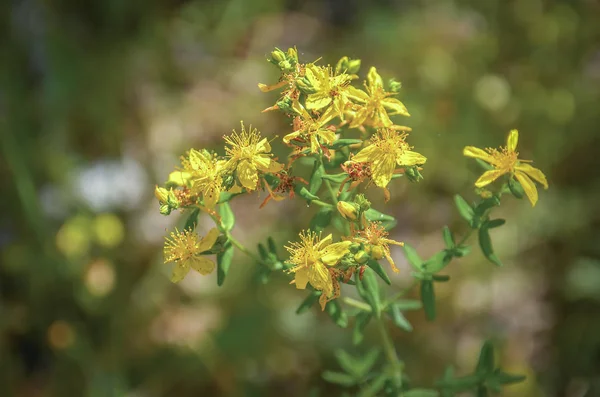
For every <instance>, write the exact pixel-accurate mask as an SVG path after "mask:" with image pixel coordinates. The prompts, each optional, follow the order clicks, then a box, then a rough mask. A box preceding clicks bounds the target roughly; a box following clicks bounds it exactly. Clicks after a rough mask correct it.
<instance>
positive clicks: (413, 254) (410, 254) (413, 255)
mask: <svg viewBox="0 0 600 397" xmlns="http://www.w3.org/2000/svg"><path fill="white" fill-rule="evenodd" d="M402 248H403V249H404V255H406V259H407V260H408V263H409V264H410V265H411V266H412V268H413V269H415V270H416V271H418V272H422V271H423V268H422V267H421V265H422V264H423V261H422V260H421V258H420V257H419V254H417V251H416V250H415V249H414V248H413V247H412V246H411V245H410V244H407V243H404V247H402Z"/></svg>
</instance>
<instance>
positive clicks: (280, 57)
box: [271, 47, 286, 64]
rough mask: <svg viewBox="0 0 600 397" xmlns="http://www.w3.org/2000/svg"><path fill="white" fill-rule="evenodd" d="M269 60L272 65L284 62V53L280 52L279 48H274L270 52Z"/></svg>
mask: <svg viewBox="0 0 600 397" xmlns="http://www.w3.org/2000/svg"><path fill="white" fill-rule="evenodd" d="M271 58H272V59H273V61H275V62H273V63H275V64H279V63H280V62H283V61H285V60H286V56H285V52H283V51H281V50H280V49H279V48H277V47H275V49H274V50H273V51H271Z"/></svg>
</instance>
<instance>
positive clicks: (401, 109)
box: [381, 98, 410, 116]
mask: <svg viewBox="0 0 600 397" xmlns="http://www.w3.org/2000/svg"><path fill="white" fill-rule="evenodd" d="M381 104H382V105H383V106H385V107H386V108H387V109H389V110H391V111H392V112H393V113H390V114H391V115H394V114H401V115H403V116H410V114H409V113H408V109H406V106H404V104H403V103H402V102H400V101H399V100H398V99H396V98H385V99H382V100H381Z"/></svg>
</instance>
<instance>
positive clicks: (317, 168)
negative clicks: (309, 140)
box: [308, 160, 325, 194]
mask: <svg viewBox="0 0 600 397" xmlns="http://www.w3.org/2000/svg"><path fill="white" fill-rule="evenodd" d="M324 173H325V170H324V169H323V167H322V165H321V161H320V160H316V161H315V164H314V167H313V171H312V174H311V176H310V180H309V181H308V191H309V192H310V193H311V194H317V192H318V191H319V189H320V188H321V185H322V184H323V174H324Z"/></svg>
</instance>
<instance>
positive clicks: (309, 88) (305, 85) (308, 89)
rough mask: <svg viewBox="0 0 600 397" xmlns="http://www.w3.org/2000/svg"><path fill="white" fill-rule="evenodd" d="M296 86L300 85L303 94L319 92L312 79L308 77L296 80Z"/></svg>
mask: <svg viewBox="0 0 600 397" xmlns="http://www.w3.org/2000/svg"><path fill="white" fill-rule="evenodd" d="M296 87H298V89H299V90H300V92H302V93H303V94H307V95H309V94H314V93H315V92H317V90H316V89H315V87H313V85H312V83H311V82H310V80H308V79H307V78H306V77H302V78H300V79H298V80H296Z"/></svg>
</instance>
